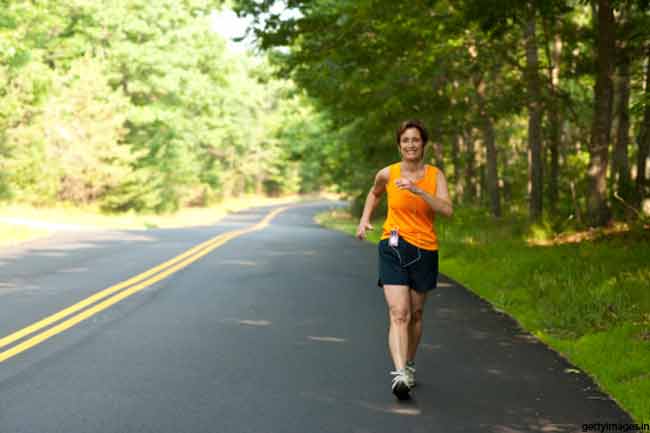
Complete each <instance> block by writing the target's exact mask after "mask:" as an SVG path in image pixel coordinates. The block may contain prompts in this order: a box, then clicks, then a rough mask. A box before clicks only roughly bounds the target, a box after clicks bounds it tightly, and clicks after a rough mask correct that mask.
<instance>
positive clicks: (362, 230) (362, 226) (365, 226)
mask: <svg viewBox="0 0 650 433" xmlns="http://www.w3.org/2000/svg"><path fill="white" fill-rule="evenodd" d="M372 229H373V227H372V224H370V223H368V222H363V221H361V222H360V223H359V227H357V239H359V240H364V239H365V238H366V231H367V230H372Z"/></svg>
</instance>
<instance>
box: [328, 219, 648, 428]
mask: <svg viewBox="0 0 650 433" xmlns="http://www.w3.org/2000/svg"><path fill="white" fill-rule="evenodd" d="M317 221H318V222H319V223H321V224H323V225H325V226H327V227H330V228H334V229H338V230H342V231H345V232H347V233H351V234H353V233H354V232H355V230H356V225H357V221H356V219H352V218H351V217H350V215H349V214H347V213H344V212H341V211H339V212H337V213H330V214H321V215H319V216H318V218H317ZM374 225H375V230H374V232H372V233H371V235H370V236H369V240H370V241H371V242H377V241H378V238H379V231H380V230H379V227H381V221H376V222H375V223H374ZM437 227H438V235H439V239H440V245H441V247H440V258H441V260H440V267H441V271H442V272H443V273H445V274H446V275H449V276H450V277H452V278H454V279H455V280H457V281H459V282H461V283H462V284H464V285H465V286H467V287H468V288H470V289H471V290H472V291H474V292H475V293H477V294H478V295H479V296H481V297H483V298H484V299H486V300H488V301H489V302H490V303H492V304H493V305H494V306H495V308H497V309H499V310H503V311H505V312H507V313H508V314H510V315H511V316H513V317H514V318H515V319H517V320H518V321H519V323H520V324H521V325H522V327H524V328H525V329H527V330H528V331H529V332H531V333H533V334H534V335H535V336H537V337H538V338H539V339H541V340H542V341H543V342H545V343H546V344H548V345H549V346H550V347H552V348H554V349H555V350H557V351H558V352H560V353H562V354H563V355H564V356H565V357H566V358H567V359H569V360H570V361H571V362H572V363H573V364H575V365H576V366H578V367H579V368H581V369H582V370H584V371H586V372H587V373H588V374H590V375H591V376H592V377H593V378H594V380H595V381H596V382H597V383H598V384H599V385H600V386H601V387H602V389H603V390H604V391H605V392H607V393H609V394H610V395H611V396H612V397H613V398H614V399H615V400H617V401H618V402H619V404H620V405H621V406H622V407H623V408H625V409H626V410H627V411H628V412H629V413H630V414H631V415H632V416H633V417H634V418H635V420H636V421H637V422H639V423H640V422H646V423H648V422H650V230H635V231H619V232H617V233H615V234H609V235H607V234H604V232H603V233H601V232H590V233H589V234H590V235H591V236H589V237H592V238H594V239H591V240H585V241H582V242H574V243H570V242H564V243H557V242H556V243H553V242H545V243H543V242H539V241H543V240H545V238H546V237H547V236H548V235H549V231H548V230H547V228H545V227H543V226H540V225H536V226H531V225H529V224H527V223H526V222H525V220H524V219H521V218H515V217H511V218H504V219H502V220H501V221H499V222H495V221H493V220H492V219H491V218H490V217H489V216H488V215H486V214H485V213H483V212H481V211H476V210H469V209H464V210H461V211H459V212H457V213H456V214H455V215H454V217H453V218H452V219H451V220H444V219H442V218H441V219H440V220H439V221H438V223H437ZM576 238H578V239H579V238H580V237H579V236H576ZM569 240H570V238H569ZM531 241H537V242H531Z"/></svg>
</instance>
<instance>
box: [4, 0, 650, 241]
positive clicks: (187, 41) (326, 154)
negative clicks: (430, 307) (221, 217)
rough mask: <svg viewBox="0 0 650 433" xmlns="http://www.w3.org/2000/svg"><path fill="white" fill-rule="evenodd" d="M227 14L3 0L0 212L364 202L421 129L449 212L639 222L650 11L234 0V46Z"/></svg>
mask: <svg viewBox="0 0 650 433" xmlns="http://www.w3.org/2000/svg"><path fill="white" fill-rule="evenodd" d="M221 3H222V2H220V1H216V0H213V1H211V0H161V1H157V2H147V1H144V0H119V1H114V2H110V3H108V4H102V3H99V2H87V1H83V0H73V1H66V2H62V1H56V0H50V1H41V2H36V3H34V2H30V1H10V0H2V1H0V79H1V80H2V82H3V83H4V85H3V86H2V87H1V88H0V199H2V200H4V201H14V202H15V201H19V202H26V203H30V204H34V205H48V204H52V203H56V202H62V201H63V202H71V203H75V204H87V203H95V204H98V205H100V206H101V208H102V209H103V210H105V211H112V212H120V211H125V210H131V209H133V210H136V211H156V212H163V211H169V210H175V209H177V208H179V207H182V206H203V205H207V204H210V203H213V202H215V201H218V200H220V199H222V198H224V197H228V196H236V195H239V194H242V193H245V192H257V193H266V194H282V193H290V192H310V191H317V190H321V189H323V188H326V187H330V186H333V187H335V188H336V189H338V191H340V192H343V193H345V194H346V195H347V196H349V197H352V198H357V202H358V201H359V199H360V198H361V197H363V196H364V195H365V192H366V191H367V188H368V187H369V184H370V182H371V180H372V177H373V175H374V173H375V172H376V170H377V169H379V168H380V167H382V166H384V165H386V164H388V163H390V162H392V161H394V160H395V159H396V158H397V156H398V155H397V151H396V147H395V144H394V138H393V134H394V129H395V127H396V126H397V125H398V123H399V122H400V121H402V120H404V119H406V118H418V119H421V120H423V121H424V122H425V124H426V125H427V126H428V128H429V130H430V135H431V137H432V142H431V146H429V151H430V153H429V156H428V158H429V159H430V160H431V161H432V162H433V163H434V164H436V165H438V166H439V167H441V168H442V169H443V170H444V171H445V173H446V175H447V177H448V179H449V181H450V185H451V189H452V191H451V192H452V194H453V196H454V201H455V202H456V203H459V204H464V205H478V206H483V207H485V208H486V209H489V210H490V212H491V213H492V215H494V216H495V217H499V216H501V215H503V214H504V213H508V212H518V213H525V214H527V215H528V216H529V217H530V219H531V220H533V221H537V220H540V219H542V218H544V219H546V220H548V221H551V222H552V224H553V225H554V227H555V228H556V229H557V230H562V229H564V228H565V227H566V226H567V225H578V226H586V225H592V226H602V225H606V224H607V223H609V222H610V221H612V219H625V220H638V219H642V220H643V219H644V218H645V219H647V216H645V215H644V205H645V207H646V208H648V207H649V206H648V205H649V203H648V200H647V197H648V195H649V191H648V190H649V187H650V185H649V183H650V182H649V181H648V178H649V177H650V176H649V175H648V172H649V171H650V167H648V163H647V161H648V153H649V148H650V8H649V5H648V3H649V2H648V1H645V0H636V1H616V0H597V1H596V0H594V1H591V2H589V1H579V0H566V1H559V0H552V1H550V0H545V1H541V0H540V1H534V0H528V1H524V0H457V1H456V0H439V1H434V0H430V1H412V2H391V1H386V0H357V1H336V2H334V1H329V0H328V1H325V0H317V1H313V0H312V1H300V0H288V1H286V2H276V1H270V0H264V1H259V0H238V1H236V2H234V4H233V5H232V6H233V7H234V9H235V10H236V11H237V13H238V14H240V15H241V16H244V15H246V16H249V17H251V16H252V17H254V24H253V25H252V26H251V27H250V28H249V33H251V34H254V35H255V37H256V41H257V44H258V47H259V49H258V50H257V52H255V53H251V52H249V53H245V54H243V53H235V52H232V51H230V50H229V49H228V48H227V45H226V42H225V41H224V40H223V38H222V37H221V36H219V35H218V34H217V33H216V32H215V31H214V30H213V29H212V28H211V15H212V14H213V13H214V11H215V10H218V9H219V8H220V7H222V4H221ZM278 4H281V5H282V7H281V8H280V9H278ZM287 11H290V12H291V13H289V14H287V13H285V12H287ZM646 213H647V209H646Z"/></svg>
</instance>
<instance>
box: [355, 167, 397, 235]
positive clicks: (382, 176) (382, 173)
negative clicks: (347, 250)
mask: <svg viewBox="0 0 650 433" xmlns="http://www.w3.org/2000/svg"><path fill="white" fill-rule="evenodd" d="M389 177H390V168H389V167H385V168H382V169H381V170H379V172H377V175H376V176H375V183H374V184H373V185H372V188H370V192H368V197H366V203H365V205H364V206H363V214H362V215H361V220H360V221H359V226H358V227H357V238H358V239H365V238H366V231H367V230H372V228H373V227H372V224H370V219H371V218H372V213H373V212H374V211H375V208H376V207H377V204H379V200H380V199H381V196H382V195H383V194H384V193H385V192H386V184H388V179H389Z"/></svg>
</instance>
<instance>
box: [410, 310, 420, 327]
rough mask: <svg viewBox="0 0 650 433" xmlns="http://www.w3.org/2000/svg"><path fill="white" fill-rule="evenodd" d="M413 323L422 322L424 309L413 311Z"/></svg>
mask: <svg viewBox="0 0 650 433" xmlns="http://www.w3.org/2000/svg"><path fill="white" fill-rule="evenodd" d="M410 319H411V320H410V321H411V323H412V324H420V323H421V322H422V309H421V308H420V309H417V310H413V311H411V318H410Z"/></svg>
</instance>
